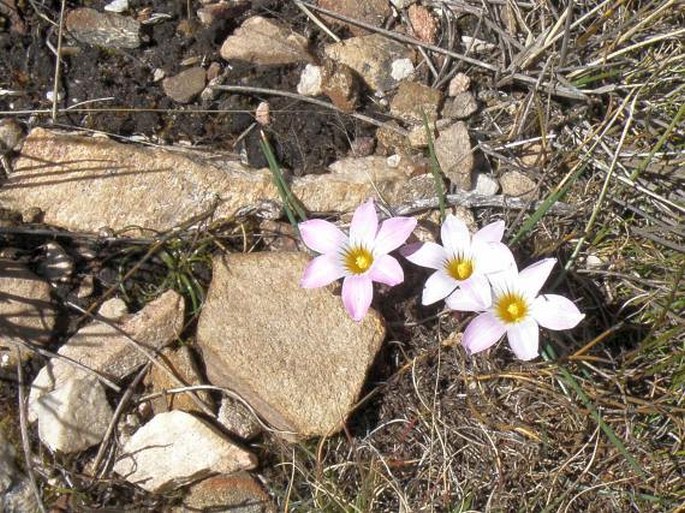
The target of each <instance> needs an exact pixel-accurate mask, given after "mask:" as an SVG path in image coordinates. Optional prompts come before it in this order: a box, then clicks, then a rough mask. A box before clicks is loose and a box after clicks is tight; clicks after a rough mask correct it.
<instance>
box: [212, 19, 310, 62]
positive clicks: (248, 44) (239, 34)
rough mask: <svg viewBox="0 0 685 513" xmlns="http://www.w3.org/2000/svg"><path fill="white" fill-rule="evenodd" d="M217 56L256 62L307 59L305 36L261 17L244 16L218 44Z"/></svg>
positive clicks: (308, 58) (303, 60)
mask: <svg viewBox="0 0 685 513" xmlns="http://www.w3.org/2000/svg"><path fill="white" fill-rule="evenodd" d="M221 57H222V58H224V59H225V60H227V61H231V60H234V59H235V60H240V61H247V62H251V63H253V64H259V65H264V66H268V65H280V64H295V63H298V62H310V61H311V60H312V57H311V55H310V54H309V52H308V51H307V39H306V38H305V37H304V36H301V35H299V34H296V33H294V32H292V31H291V30H290V29H289V28H288V27H286V26H284V25H281V24H279V23H276V22H275V21H273V20H269V19H266V18H263V17H261V16H253V17H251V18H248V19H246V20H245V21H244V22H243V24H242V25H241V26H240V27H239V28H237V29H236V30H235V32H234V33H233V35H231V36H229V37H228V38H227V39H226V40H225V41H224V44H223V45H221Z"/></svg>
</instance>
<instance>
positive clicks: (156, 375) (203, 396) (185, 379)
mask: <svg viewBox="0 0 685 513" xmlns="http://www.w3.org/2000/svg"><path fill="white" fill-rule="evenodd" d="M157 361H158V362H159V364H160V366H164V368H165V369H167V370H168V371H169V372H171V373H172V374H174V375H175V376H176V378H178V380H180V381H181V382H182V383H183V384H185V385H201V384H202V379H201V378H200V373H199V371H198V369H197V365H196V364H195V361H194V360H193V356H192V354H191V353H190V349H189V348H188V347H187V346H181V347H179V348H178V349H176V350H171V349H162V352H161V354H160V355H159V358H158V359H157ZM144 382H145V384H146V385H147V386H148V387H150V388H151V392H163V391H164V390H167V389H170V388H178V387H180V386H183V385H181V384H179V383H178V381H176V380H174V379H172V378H171V376H169V374H168V373H167V372H164V371H163V370H162V369H160V367H159V366H158V365H153V366H152V367H151V368H150V372H149V373H148V375H147V376H146V377H145V381H144ZM195 394H197V398H198V399H199V400H200V401H202V402H203V403H205V405H207V406H208V407H209V405H211V400H210V397H209V394H208V393H207V391H204V390H199V391H197V392H195ZM152 410H153V411H154V412H155V413H163V412H166V411H169V410H182V411H187V412H189V413H192V412H197V413H202V409H201V408H200V407H199V406H198V405H197V403H196V402H195V401H194V400H193V396H192V395H191V393H190V392H181V393H176V394H169V395H162V396H161V397H155V398H154V399H152Z"/></svg>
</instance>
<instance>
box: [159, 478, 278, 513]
mask: <svg viewBox="0 0 685 513" xmlns="http://www.w3.org/2000/svg"><path fill="white" fill-rule="evenodd" d="M197 511H212V512H216V513H222V512H223V513H276V505H275V504H274V503H273V501H272V500H271V498H270V497H269V494H268V493H266V491H265V490H264V488H263V487H262V486H261V484H260V483H259V482H258V481H257V480H256V479H255V478H254V477H252V476H251V475H250V474H249V473H248V472H242V471H241V472H236V473H234V474H231V475H230V476H227V475H220V476H214V477H210V478H207V479H204V480H203V481H200V482H199V483H197V484H195V485H193V486H191V487H190V490H189V491H188V495H186V496H185V498H184V499H183V506H180V507H178V508H176V509H175V510H173V512H172V513H191V512H197Z"/></svg>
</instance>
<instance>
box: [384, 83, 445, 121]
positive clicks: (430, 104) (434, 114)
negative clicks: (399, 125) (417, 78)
mask: <svg viewBox="0 0 685 513" xmlns="http://www.w3.org/2000/svg"><path fill="white" fill-rule="evenodd" d="M441 101H442V93H441V92H440V91H438V90H436V89H432V88H430V87H428V86H425V85H423V84H419V83H417V82H409V81H406V82H402V83H401V84H400V86H399V87H398V88H397V94H395V97H394V98H393V99H392V102H390V114H392V115H393V116H396V117H398V118H400V119H402V120H404V121H407V122H409V123H416V124H421V125H422V126H423V114H424V113H425V115H426V118H427V119H428V121H429V122H431V121H435V120H436V119H437V118H438V106H439V105H440V102H441Z"/></svg>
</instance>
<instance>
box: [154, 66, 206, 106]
mask: <svg viewBox="0 0 685 513" xmlns="http://www.w3.org/2000/svg"><path fill="white" fill-rule="evenodd" d="M206 80H207V73H206V72H205V70H204V69H203V68H201V67H200V66H195V67H192V68H190V69H187V70H184V71H181V72H180V73H179V74H178V75H174V76H173V77H167V78H165V79H164V80H163V81H162V88H163V89H164V94H166V95H167V96H168V97H169V98H171V99H172V100H174V101H176V102H178V103H188V102H190V101H191V100H192V99H193V98H195V97H196V96H197V95H198V94H200V93H201V92H202V90H203V89H204V88H205V82H206Z"/></svg>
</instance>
